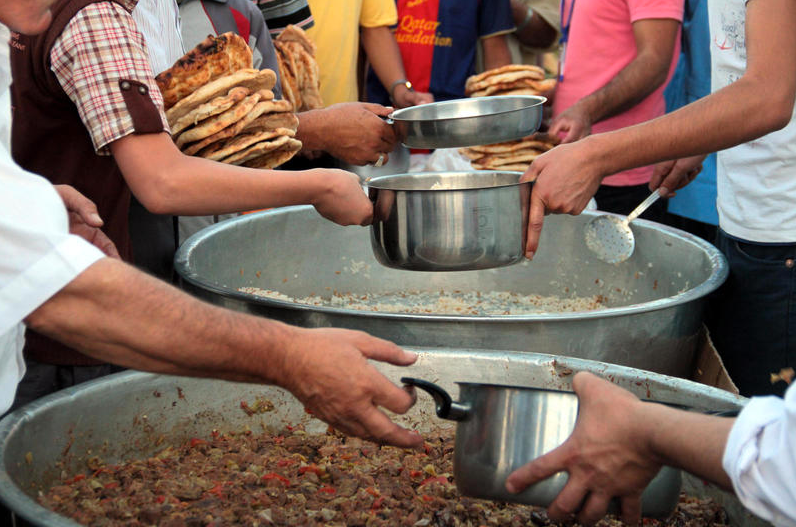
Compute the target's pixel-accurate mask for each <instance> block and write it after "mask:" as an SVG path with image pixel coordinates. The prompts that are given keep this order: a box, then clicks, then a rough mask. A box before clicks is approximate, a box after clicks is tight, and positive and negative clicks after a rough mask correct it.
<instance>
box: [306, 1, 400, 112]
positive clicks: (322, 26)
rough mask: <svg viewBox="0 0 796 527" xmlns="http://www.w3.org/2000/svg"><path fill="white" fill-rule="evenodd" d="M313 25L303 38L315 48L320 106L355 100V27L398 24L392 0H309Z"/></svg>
mask: <svg viewBox="0 0 796 527" xmlns="http://www.w3.org/2000/svg"><path fill="white" fill-rule="evenodd" d="M309 4H310V10H311V11H312V16H313V18H314V19H315V25H314V26H312V27H311V28H309V29H308V30H307V35H308V36H309V37H310V38H311V39H312V40H313V41H314V42H315V45H316V46H317V54H316V57H315V58H316V59H317V61H318V68H319V70H320V77H321V97H322V98H323V104H324V106H329V105H331V104H335V103H338V102H351V101H357V100H359V97H358V94H357V76H356V75H357V71H356V70H357V54H358V52H359V28H360V26H361V27H379V26H391V25H393V24H396V23H397V22H398V13H397V11H396V8H395V0H334V1H331V0H309Z"/></svg>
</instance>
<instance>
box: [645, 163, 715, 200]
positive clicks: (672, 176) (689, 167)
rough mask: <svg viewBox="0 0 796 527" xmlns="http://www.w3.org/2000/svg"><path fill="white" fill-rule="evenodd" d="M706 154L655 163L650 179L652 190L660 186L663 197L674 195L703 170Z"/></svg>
mask: <svg viewBox="0 0 796 527" xmlns="http://www.w3.org/2000/svg"><path fill="white" fill-rule="evenodd" d="M705 157H707V156H704V155H700V156H693V157H685V158H683V159H678V160H676V161H664V162H662V163H658V164H657V165H655V168H654V170H653V172H652V178H651V179H650V183H649V187H650V190H655V189H656V188H660V194H661V197H663V198H671V197H674V195H675V192H676V191H677V190H680V189H681V188H683V187H684V186H686V185H688V184H689V183H691V182H692V181H694V179H696V177H697V176H698V175H699V173H700V172H701V171H702V162H703V161H704V160H705Z"/></svg>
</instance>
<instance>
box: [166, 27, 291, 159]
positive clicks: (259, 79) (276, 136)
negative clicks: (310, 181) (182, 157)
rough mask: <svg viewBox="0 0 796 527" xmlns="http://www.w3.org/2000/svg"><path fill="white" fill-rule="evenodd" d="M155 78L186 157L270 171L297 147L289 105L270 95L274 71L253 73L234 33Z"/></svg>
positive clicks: (193, 52) (247, 54)
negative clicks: (192, 156) (269, 169)
mask: <svg viewBox="0 0 796 527" xmlns="http://www.w3.org/2000/svg"><path fill="white" fill-rule="evenodd" d="M156 80H157V81H158V86H159V87H160V89H161V92H163V94H164V102H165V103H166V118H167V119H168V122H169V127H170V128H171V134H172V137H173V138H174V142H175V143H176V144H177V146H178V147H179V148H180V150H182V151H183V153H185V154H187V155H195V156H200V157H204V158H207V159H212V160H214V161H221V162H223V163H230V164H235V165H246V166H251V167H256V168H273V167H275V166H278V165H281V164H282V163H284V162H285V161H287V160H288V159H290V158H291V157H293V156H294V155H295V154H296V152H298V151H299V150H300V149H301V141H298V140H297V139H294V136H295V135H296V129H297V127H298V118H297V117H296V115H295V114H294V113H293V112H292V110H293V105H292V104H291V103H290V101H287V100H274V93H273V91H271V88H273V87H274V85H275V84H276V73H274V72H273V71H272V70H269V69H265V70H256V69H253V68H252V55H251V50H249V47H248V46H247V45H246V42H245V41H244V40H243V39H242V38H241V37H240V36H238V35H235V34H233V33H225V34H223V35H220V36H218V37H212V36H210V37H207V39H205V40H204V41H202V42H201V43H200V44H199V45H197V46H196V47H195V48H194V49H192V50H191V51H189V52H188V53H187V54H186V55H185V56H184V57H182V58H181V59H179V60H178V61H177V62H176V63H174V65H173V66H172V67H171V68H169V69H168V70H166V71H164V72H163V73H161V74H160V75H158V76H157V77H156Z"/></svg>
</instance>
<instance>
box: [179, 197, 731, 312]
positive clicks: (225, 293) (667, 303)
mask: <svg viewBox="0 0 796 527" xmlns="http://www.w3.org/2000/svg"><path fill="white" fill-rule="evenodd" d="M302 209H312V206H311V205H296V206H291V207H282V208H279V209H271V210H266V211H262V212H256V213H253V214H251V215H249V217H251V216H260V215H277V214H289V213H290V212H294V211H298V210H302ZM581 214H586V215H595V216H596V215H598V214H605V213H603V212H597V211H583V212H582V213H581ZM228 221H235V220H234V219H233V220H228ZM225 223H226V222H221V223H217V224H215V225H212V226H210V227H207V228H205V229H203V230H201V231H199V232H197V233H196V234H194V235H193V236H191V237H190V238H188V239H187V240H186V241H185V242H184V243H183V244H182V246H181V247H180V248H179V250H178V251H177V254H176V255H175V256H174V268H175V270H176V271H177V273H178V274H179V275H180V278H181V279H183V280H185V281H186V282H188V283H190V284H192V285H194V286H197V287H201V288H204V289H206V290H209V291H212V292H213V293H215V294H217V295H219V296H222V297H224V298H228V299H232V300H236V301H240V302H245V303H256V304H260V305H264V306H274V307H278V308H280V309H290V310H295V311H308V312H315V313H318V312H320V313H334V314H340V315H346V316H350V317H361V318H370V319H373V318H376V319H387V320H424V321H438V322H441V321H444V322H487V321H488V322H489V323H491V324H494V323H495V322H498V323H506V324H513V323H525V322H528V321H534V320H540V321H545V322H556V321H561V322H567V321H572V320H588V319H598V318H608V317H619V316H625V315H630V314H639V313H648V312H651V311H658V310H661V309H668V308H671V307H674V306H678V305H681V304H685V303H688V302H691V301H693V300H696V299H698V298H701V297H704V296H706V295H708V294H709V293H711V292H713V291H715V290H716V289H718V287H719V286H720V285H721V284H723V283H724V281H725V280H726V279H727V276H728V275H729V269H728V268H727V265H726V261H725V259H724V255H722V254H721V252H720V251H719V250H718V248H716V247H715V246H714V245H712V244H710V243H708V242H706V241H705V240H703V239H702V238H699V237H698V236H694V235H692V234H689V233H687V232H684V231H680V230H678V229H675V228H673V227H668V226H665V225H660V224H658V223H655V222H650V221H647V220H642V219H638V220H635V221H634V223H637V224H640V225H645V226H647V227H648V228H650V229H653V230H656V231H660V232H666V233H669V234H671V235H674V236H676V237H677V238H680V239H682V240H684V241H686V242H688V243H691V244H693V245H697V246H699V247H700V248H701V249H702V250H703V251H704V252H705V253H707V254H708V256H709V259H710V266H711V272H710V276H708V278H707V279H706V280H705V281H704V282H702V283H700V284H699V285H697V286H695V287H693V288H691V289H688V290H687V291H684V292H682V293H678V294H676V295H674V296H670V297H666V298H659V299H656V300H651V301H649V302H642V303H639V304H633V305H630V306H620V307H609V308H605V309H600V310H597V311H575V312H567V313H536V314H533V315H499V316H487V315H434V314H429V315H417V314H412V313H384V312H380V311H363V310H358V309H345V308H339V307H330V306H315V305H305V304H298V303H294V302H288V301H285V300H276V299H272V298H264V297H261V296H257V295H254V294H251V293H244V292H241V291H230V290H229V289H224V288H222V287H220V286H218V285H216V284H215V283H213V282H211V281H209V280H208V279H206V278H202V277H200V276H198V275H196V274H195V273H193V272H192V271H191V269H190V268H189V265H188V255H189V254H190V253H191V250H192V249H193V248H194V247H196V246H197V245H199V244H200V243H201V241H202V240H203V239H204V238H206V237H208V236H211V235H212V234H213V233H214V232H216V231H218V230H222V229H224V228H226V227H225Z"/></svg>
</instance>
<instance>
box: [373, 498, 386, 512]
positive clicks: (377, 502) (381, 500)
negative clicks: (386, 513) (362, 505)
mask: <svg viewBox="0 0 796 527" xmlns="http://www.w3.org/2000/svg"><path fill="white" fill-rule="evenodd" d="M382 503H384V496H382V497H379V498H376V499H375V500H373V505H371V506H370V510H372V511H375V510H376V509H378V508H379V507H381V505H382Z"/></svg>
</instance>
